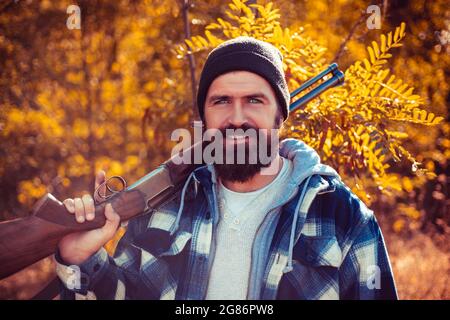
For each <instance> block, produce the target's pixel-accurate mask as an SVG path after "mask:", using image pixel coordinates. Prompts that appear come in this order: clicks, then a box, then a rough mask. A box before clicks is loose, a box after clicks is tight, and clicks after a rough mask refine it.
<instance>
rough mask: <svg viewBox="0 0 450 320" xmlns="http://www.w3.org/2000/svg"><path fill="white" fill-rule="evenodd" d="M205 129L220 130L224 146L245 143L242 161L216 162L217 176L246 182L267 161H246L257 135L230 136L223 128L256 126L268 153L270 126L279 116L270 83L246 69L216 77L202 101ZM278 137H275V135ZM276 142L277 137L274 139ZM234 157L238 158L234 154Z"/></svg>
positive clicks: (274, 126)
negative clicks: (262, 135)
mask: <svg viewBox="0 0 450 320" xmlns="http://www.w3.org/2000/svg"><path fill="white" fill-rule="evenodd" d="M204 110H205V122H206V129H218V130H220V131H221V132H222V135H223V137H226V138H225V139H224V154H225V152H226V151H225V149H229V148H233V150H234V151H235V152H237V150H239V148H238V146H237V145H238V144H242V143H245V144H246V145H245V150H246V154H245V159H246V163H245V164H229V163H226V164H215V167H216V170H217V172H218V175H219V176H220V177H222V178H223V179H225V180H229V181H239V182H245V181H247V180H248V179H250V178H251V177H253V176H254V175H255V174H256V173H258V172H259V171H260V170H261V168H262V167H267V166H268V164H267V165H266V164H262V163H260V162H259V161H258V162H257V163H253V164H252V163H249V161H248V158H249V154H251V153H253V152H258V151H257V149H253V147H255V146H256V147H257V146H258V144H259V138H257V139H256V141H253V140H251V138H249V137H245V138H240V137H239V136H233V137H230V136H229V135H227V134H226V129H243V130H244V131H246V130H248V129H254V130H255V131H256V132H257V133H258V134H259V131H258V130H259V129H266V130H267V131H264V133H265V137H266V139H267V149H268V153H269V154H271V152H270V150H271V147H272V146H271V139H270V129H273V128H279V127H280V126H281V123H282V116H281V114H280V111H279V109H278V106H277V98H276V95H275V92H274V91H273V89H272V87H271V86H270V84H269V83H268V82H267V80H265V79H264V78H263V77H261V76H259V75H257V74H255V73H252V72H248V71H233V72H229V73H226V74H223V75H221V76H219V77H217V78H216V79H215V80H214V81H213V82H212V83H211V86H210V87H209V89H208V93H207V96H206V101H205V109H204ZM277 139H278V137H277ZM277 141H278V140H277ZM234 159H237V155H236V154H235V157H234Z"/></svg>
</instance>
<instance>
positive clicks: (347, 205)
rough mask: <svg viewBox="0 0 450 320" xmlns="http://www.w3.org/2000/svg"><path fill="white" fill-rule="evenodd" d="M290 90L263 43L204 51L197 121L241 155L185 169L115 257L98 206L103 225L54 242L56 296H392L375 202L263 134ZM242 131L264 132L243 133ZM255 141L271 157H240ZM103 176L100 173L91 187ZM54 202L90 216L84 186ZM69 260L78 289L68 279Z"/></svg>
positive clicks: (109, 227)
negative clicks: (174, 190) (59, 287)
mask: <svg viewBox="0 0 450 320" xmlns="http://www.w3.org/2000/svg"><path fill="white" fill-rule="evenodd" d="M289 100H290V94H289V91H288V87H287V84H286V80H285V75H284V71H283V67H282V55H281V53H280V51H279V50H278V49H277V48H275V47H274V46H273V45H271V44H269V43H266V42H263V41H260V40H256V39H254V38H251V37H238V38H235V39H231V40H229V41H226V42H224V43H222V44H221V45H219V46H218V47H217V48H215V49H214V50H213V51H211V52H210V54H209V55H208V58H207V60H206V63H205V65H204V68H203V70H202V74H201V78H200V83H199V88H198V93H197V105H198V108H199V114H200V116H201V118H202V120H203V122H204V126H205V129H207V130H208V129H212V130H213V131H214V130H216V131H218V132H220V133H221V134H222V136H223V140H222V144H223V151H224V153H225V154H231V155H234V157H233V158H234V159H235V160H237V158H239V157H241V158H242V159H244V161H243V162H242V161H241V162H239V161H234V162H232V163H230V162H229V161H221V162H216V163H209V164H207V165H203V166H200V167H198V168H197V169H195V170H194V171H193V172H192V174H191V175H190V176H189V178H188V180H187V181H186V183H185V185H184V188H182V190H181V191H180V192H179V194H178V195H177V197H176V198H175V199H174V200H173V201H170V202H169V203H166V204H164V205H163V206H162V207H160V208H158V209H157V210H155V211H153V212H152V213H151V214H147V215H142V216H139V217H136V218H133V219H131V220H129V222H128V227H127V230H126V233H125V235H124V236H123V237H122V238H121V240H120V241H119V244H118V246H117V248H116V251H115V254H114V257H111V256H109V255H108V253H107V252H106V250H105V249H104V248H103V245H104V244H105V243H106V242H107V241H109V240H110V239H111V238H112V237H113V236H114V234H115V232H116V230H117V228H118V226H119V223H120V218H119V216H118V215H117V213H115V212H114V210H113V209H112V207H111V206H109V205H108V206H106V209H105V212H104V214H105V216H106V219H107V221H106V224H105V225H104V226H103V227H102V228H99V229H96V230H92V231H87V232H78V233H73V234H70V235H68V236H66V237H65V238H64V239H62V241H61V242H60V243H59V246H58V251H57V252H56V255H55V258H56V261H57V273H58V276H59V278H60V279H61V280H62V283H63V284H64V289H63V292H62V297H63V298H73V297H74V295H75V294H78V295H89V294H91V295H92V294H94V295H95V297H96V298H97V299H199V300H200V299H208V300H210V299H212V300H226V299H237V300H241V299H242V300H243V299H252V300H257V299H265V300H268V299H397V293H396V288H395V284H394V280H393V275H392V271H391V266H390V262H389V258H388V255H387V250H386V247H385V244H384V240H383V236H382V233H381V230H380V228H379V225H378V223H377V220H376V219H375V216H374V214H373V212H372V211H371V210H369V209H368V208H367V207H366V205H365V204H364V203H363V202H362V201H361V200H360V199H358V198H357V197H356V196H355V195H354V194H353V193H352V192H351V191H350V189H349V188H348V187H347V186H346V185H345V184H344V182H343V181H342V180H341V179H340V177H339V175H338V173H337V172H336V171H335V170H334V169H333V168H331V167H329V166H327V165H324V164H321V163H320V159H319V156H318V154H317V153H316V152H315V151H314V150H313V149H312V148H311V147H309V146H308V145H306V144H305V143H303V142H302V141H299V140H295V139H286V140H283V141H281V142H279V143H278V136H275V138H276V139H273V138H274V135H273V132H274V131H273V130H272V129H279V128H281V127H282V125H283V122H284V120H286V119H287V117H288V113H289V103H290V101H289ZM249 130H254V131H257V132H258V133H261V132H263V133H264V134H262V135H257V136H256V137H255V136H249V135H246V134H243V133H242V132H247V131H249ZM228 131H231V133H228ZM274 140H275V143H274ZM261 146H265V148H261ZM239 147H240V148H239ZM262 149H264V151H265V152H267V151H268V152H269V153H270V154H271V157H270V161H269V162H267V161H266V162H264V161H261V158H260V157H259V156H258V157H256V161H250V160H251V159H252V155H254V154H255V153H258V154H259V155H260V154H261V150H262ZM239 150H241V152H239ZM242 150H244V154H242ZM273 150H275V151H277V152H271V151H273ZM263 153H264V152H263ZM253 159H254V157H253ZM269 169H270V170H269ZM103 181H105V173H104V172H103V171H101V172H100V173H99V174H98V175H97V177H96V187H97V186H98V185H100V184H101V183H102V182H103ZM64 204H65V205H66V207H67V209H68V210H69V211H70V212H72V213H73V214H74V217H75V218H76V219H77V221H78V222H79V223H83V222H84V221H90V220H92V219H94V215H95V210H94V200H93V198H92V196H90V195H89V194H86V195H84V196H83V197H82V198H75V199H66V200H65V201H64ZM74 266H76V269H77V270H79V272H80V276H81V280H82V281H80V285H79V286H78V287H74V286H73V283H71V280H73V272H69V270H74Z"/></svg>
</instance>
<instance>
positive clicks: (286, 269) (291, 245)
mask: <svg viewBox="0 0 450 320" xmlns="http://www.w3.org/2000/svg"><path fill="white" fill-rule="evenodd" d="M311 177H312V175H311V176H309V177H308V178H307V179H306V182H305V186H304V187H303V190H302V194H301V195H300V199H299V201H298V203H297V206H296V208H295V211H294V213H295V214H294V219H293V221H292V227H291V234H290V239H289V256H288V263H287V265H286V267H284V269H283V273H287V272H291V271H292V269H293V267H292V252H293V250H294V238H295V227H296V226H297V219H298V215H299V210H300V206H301V205H302V203H303V199H304V198H305V193H306V189H308V184H309V180H310V179H311Z"/></svg>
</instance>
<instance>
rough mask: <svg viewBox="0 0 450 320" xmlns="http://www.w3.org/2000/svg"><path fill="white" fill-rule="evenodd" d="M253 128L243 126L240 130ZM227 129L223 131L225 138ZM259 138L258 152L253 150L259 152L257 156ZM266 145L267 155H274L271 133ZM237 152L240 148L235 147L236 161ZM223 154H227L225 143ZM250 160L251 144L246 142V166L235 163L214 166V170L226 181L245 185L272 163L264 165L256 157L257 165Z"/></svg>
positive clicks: (258, 139) (258, 140) (257, 148)
mask: <svg viewBox="0 0 450 320" xmlns="http://www.w3.org/2000/svg"><path fill="white" fill-rule="evenodd" d="M249 128H251V127H248V126H245V125H244V126H243V127H241V128H240V129H243V130H244V131H246V130H247V129H249ZM226 129H237V128H233V127H228V128H226ZM226 129H221V131H222V134H223V135H222V136H223V137H225V130H226ZM253 129H254V128H253ZM256 137H257V141H256V146H255V147H256V150H251V151H252V152H257V155H258V154H259V153H258V152H259V143H260V137H259V134H257V135H256ZM266 144H267V148H266V150H267V153H268V154H269V155H271V154H272V139H271V137H270V131H269V134H268V136H267V137H266ZM237 150H238V148H237V147H236V145H234V159H235V160H236V159H237V158H238V156H237ZM223 154H224V155H225V154H226V147H225V142H224V147H223ZM249 159H250V145H249V142H248V141H247V142H245V163H244V164H240V163H233V164H227V163H224V164H218V163H216V164H214V168H215V170H216V173H217V176H218V177H219V178H220V179H222V180H225V181H230V182H239V183H244V182H247V181H249V180H250V179H251V178H253V177H254V176H255V175H256V174H258V173H259V172H261V169H262V168H266V167H269V166H270V164H271V162H269V163H267V164H263V163H261V161H260V158H259V157H258V156H257V157H256V163H249V162H250V161H249Z"/></svg>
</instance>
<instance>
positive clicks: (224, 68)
mask: <svg viewBox="0 0 450 320" xmlns="http://www.w3.org/2000/svg"><path fill="white" fill-rule="evenodd" d="M282 60H283V57H282V55H281V52H280V51H279V50H278V49H277V48H276V47H275V46H273V45H272V44H270V43H268V42H265V41H261V40H257V39H255V38H252V37H247V36H241V37H237V38H234V39H231V40H228V41H225V42H223V43H221V44H220V45H219V46H217V47H216V48H215V49H213V50H212V51H211V52H210V53H209V55H208V57H207V59H206V62H205V65H204V66H203V70H202V73H201V76H200V82H199V87H198V92H197V107H198V111H199V114H200V117H201V119H202V120H204V109H205V100H206V95H207V93H208V89H209V86H210V85H211V83H212V82H213V81H214V79H215V78H217V77H218V76H220V75H222V74H224V73H227V72H230V71H237V70H242V71H249V72H253V73H256V74H258V75H260V76H261V77H263V78H265V79H266V80H267V81H268V82H269V84H270V85H271V86H272V88H273V90H274V91H275V94H276V97H277V100H278V103H279V106H280V108H281V112H282V114H283V116H284V119H286V118H287V117H288V114H289V102H290V93H289V89H288V86H287V83H286V80H285V76H284V71H283V64H282Z"/></svg>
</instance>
